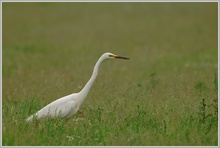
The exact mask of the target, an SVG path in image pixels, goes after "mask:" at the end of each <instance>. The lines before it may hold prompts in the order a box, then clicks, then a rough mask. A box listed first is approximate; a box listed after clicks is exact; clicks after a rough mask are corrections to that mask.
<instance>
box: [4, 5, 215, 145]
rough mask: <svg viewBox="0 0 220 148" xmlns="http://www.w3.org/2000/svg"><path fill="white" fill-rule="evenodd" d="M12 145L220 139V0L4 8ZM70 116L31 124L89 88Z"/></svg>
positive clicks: (8, 141)
mask: <svg viewBox="0 0 220 148" xmlns="http://www.w3.org/2000/svg"><path fill="white" fill-rule="evenodd" d="M2 10H3V13H2V16H3V18H2V22H3V28H2V30H3V32H2V41H3V46H2V53H3V56H2V57H3V59H2V62H3V64H2V80H3V81H2V92H3V93H2V145H3V146H21V145H23V146H29V145H35V146H47V145H48V146H49V145H50V146H75V145H80V146H82V145H95V146H98V145H101V146H103V145H109V146H116V145H127V146H128V145H132V146H134V145H143V146H152V145H153V146H155V145H157V146H173V145H178V146H179V145H184V146H195V145H197V146H198V145H199V146H207V145H212V146H217V145H218V95H217V93H218V80H217V79H218V73H217V70H218V56H217V55H218V3H6V2H3V7H2ZM107 51H108V52H112V53H115V54H119V55H123V56H127V57H130V58H131V59H130V60H129V61H123V60H108V61H105V62H104V63H102V65H101V67H100V71H99V75H98V77H97V79H96V81H95V83H94V86H93V87H92V89H91V91H90V93H89V95H88V97H87V98H86V101H85V103H84V105H83V106H82V107H81V110H83V114H75V115H74V116H73V118H71V119H70V120H68V121H66V120H59V119H55V120H45V121H41V122H36V123H33V124H28V123H26V122H25V118H26V117H28V116H29V115H31V114H33V113H35V112H36V111H37V110H39V109H41V108H42V107H43V106H45V105H47V104H48V103H50V102H51V101H53V100H55V99H58V98H60V97H62V96H65V95H68V94H71V93H74V92H78V91H80V90H81V89H82V88H83V86H84V85H85V83H86V82H87V81H88V80H89V78H90V76H91V74H92V70H93V67H94V64H95V62H96V60H97V59H98V58H99V56H100V55H101V54H102V53H104V52H107Z"/></svg>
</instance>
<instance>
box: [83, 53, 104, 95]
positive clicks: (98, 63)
mask: <svg viewBox="0 0 220 148" xmlns="http://www.w3.org/2000/svg"><path fill="white" fill-rule="evenodd" d="M104 59H105V58H103V57H102V56H101V57H100V58H99V60H98V61H97V62H96V64H95V67H94V69H93V73H92V76H91V78H90V79H89V81H88V82H87V83H86V85H85V86H84V88H83V89H82V90H81V91H80V92H79V94H81V95H82V96H83V98H85V97H86V96H87V95H88V93H89V90H90V88H91V87H92V85H93V83H94V81H95V79H96V77H97V75H98V70H99V66H100V64H101V63H102V61H103V60H104Z"/></svg>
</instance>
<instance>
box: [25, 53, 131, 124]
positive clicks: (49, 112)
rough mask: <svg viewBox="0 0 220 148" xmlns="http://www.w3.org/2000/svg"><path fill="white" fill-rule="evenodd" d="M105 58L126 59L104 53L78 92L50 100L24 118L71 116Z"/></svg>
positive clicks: (87, 91) (76, 109) (29, 120)
mask: <svg viewBox="0 0 220 148" xmlns="http://www.w3.org/2000/svg"><path fill="white" fill-rule="evenodd" d="M107 58H120V59H128V58H125V57H121V56H117V55H114V54H112V53H104V54H103V55H102V56H101V57H100V58H99V60H98V61H97V63H96V65H95V67H94V70H93V73H92V76H91V78H90V79H89V81H88V82H87V83H86V85H85V86H84V88H83V89H82V90H81V91H80V92H78V93H73V94H70V95H68V96H64V97H62V98H60V99H57V100H55V101H53V102H51V103H50V104H48V105H46V106H45V107H43V108H42V109H41V110H39V111H38V112H36V113H35V114H33V115H31V116H29V117H28V118H27V119H26V120H27V121H28V122H31V121H33V119H42V118H51V119H53V118H56V117H58V118H71V117H72V115H73V114H75V113H76V112H77V111H78V110H79V108H80V106H81V105H82V104H83V102H84V100H85V98H86V96H87V95H88V93H89V90H90V88H91V87H92V85H93V83H94V81H95V79H96V77H97V75H98V69H99V66H100V64H101V63H102V61H103V60H105V59H107Z"/></svg>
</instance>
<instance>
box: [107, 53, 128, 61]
mask: <svg viewBox="0 0 220 148" xmlns="http://www.w3.org/2000/svg"><path fill="white" fill-rule="evenodd" d="M103 56H104V57H105V58H106V59H107V58H116V59H124V60H128V59H129V58H127V57H123V56H119V55H116V54H113V53H109V52H106V53H104V55H103Z"/></svg>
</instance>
